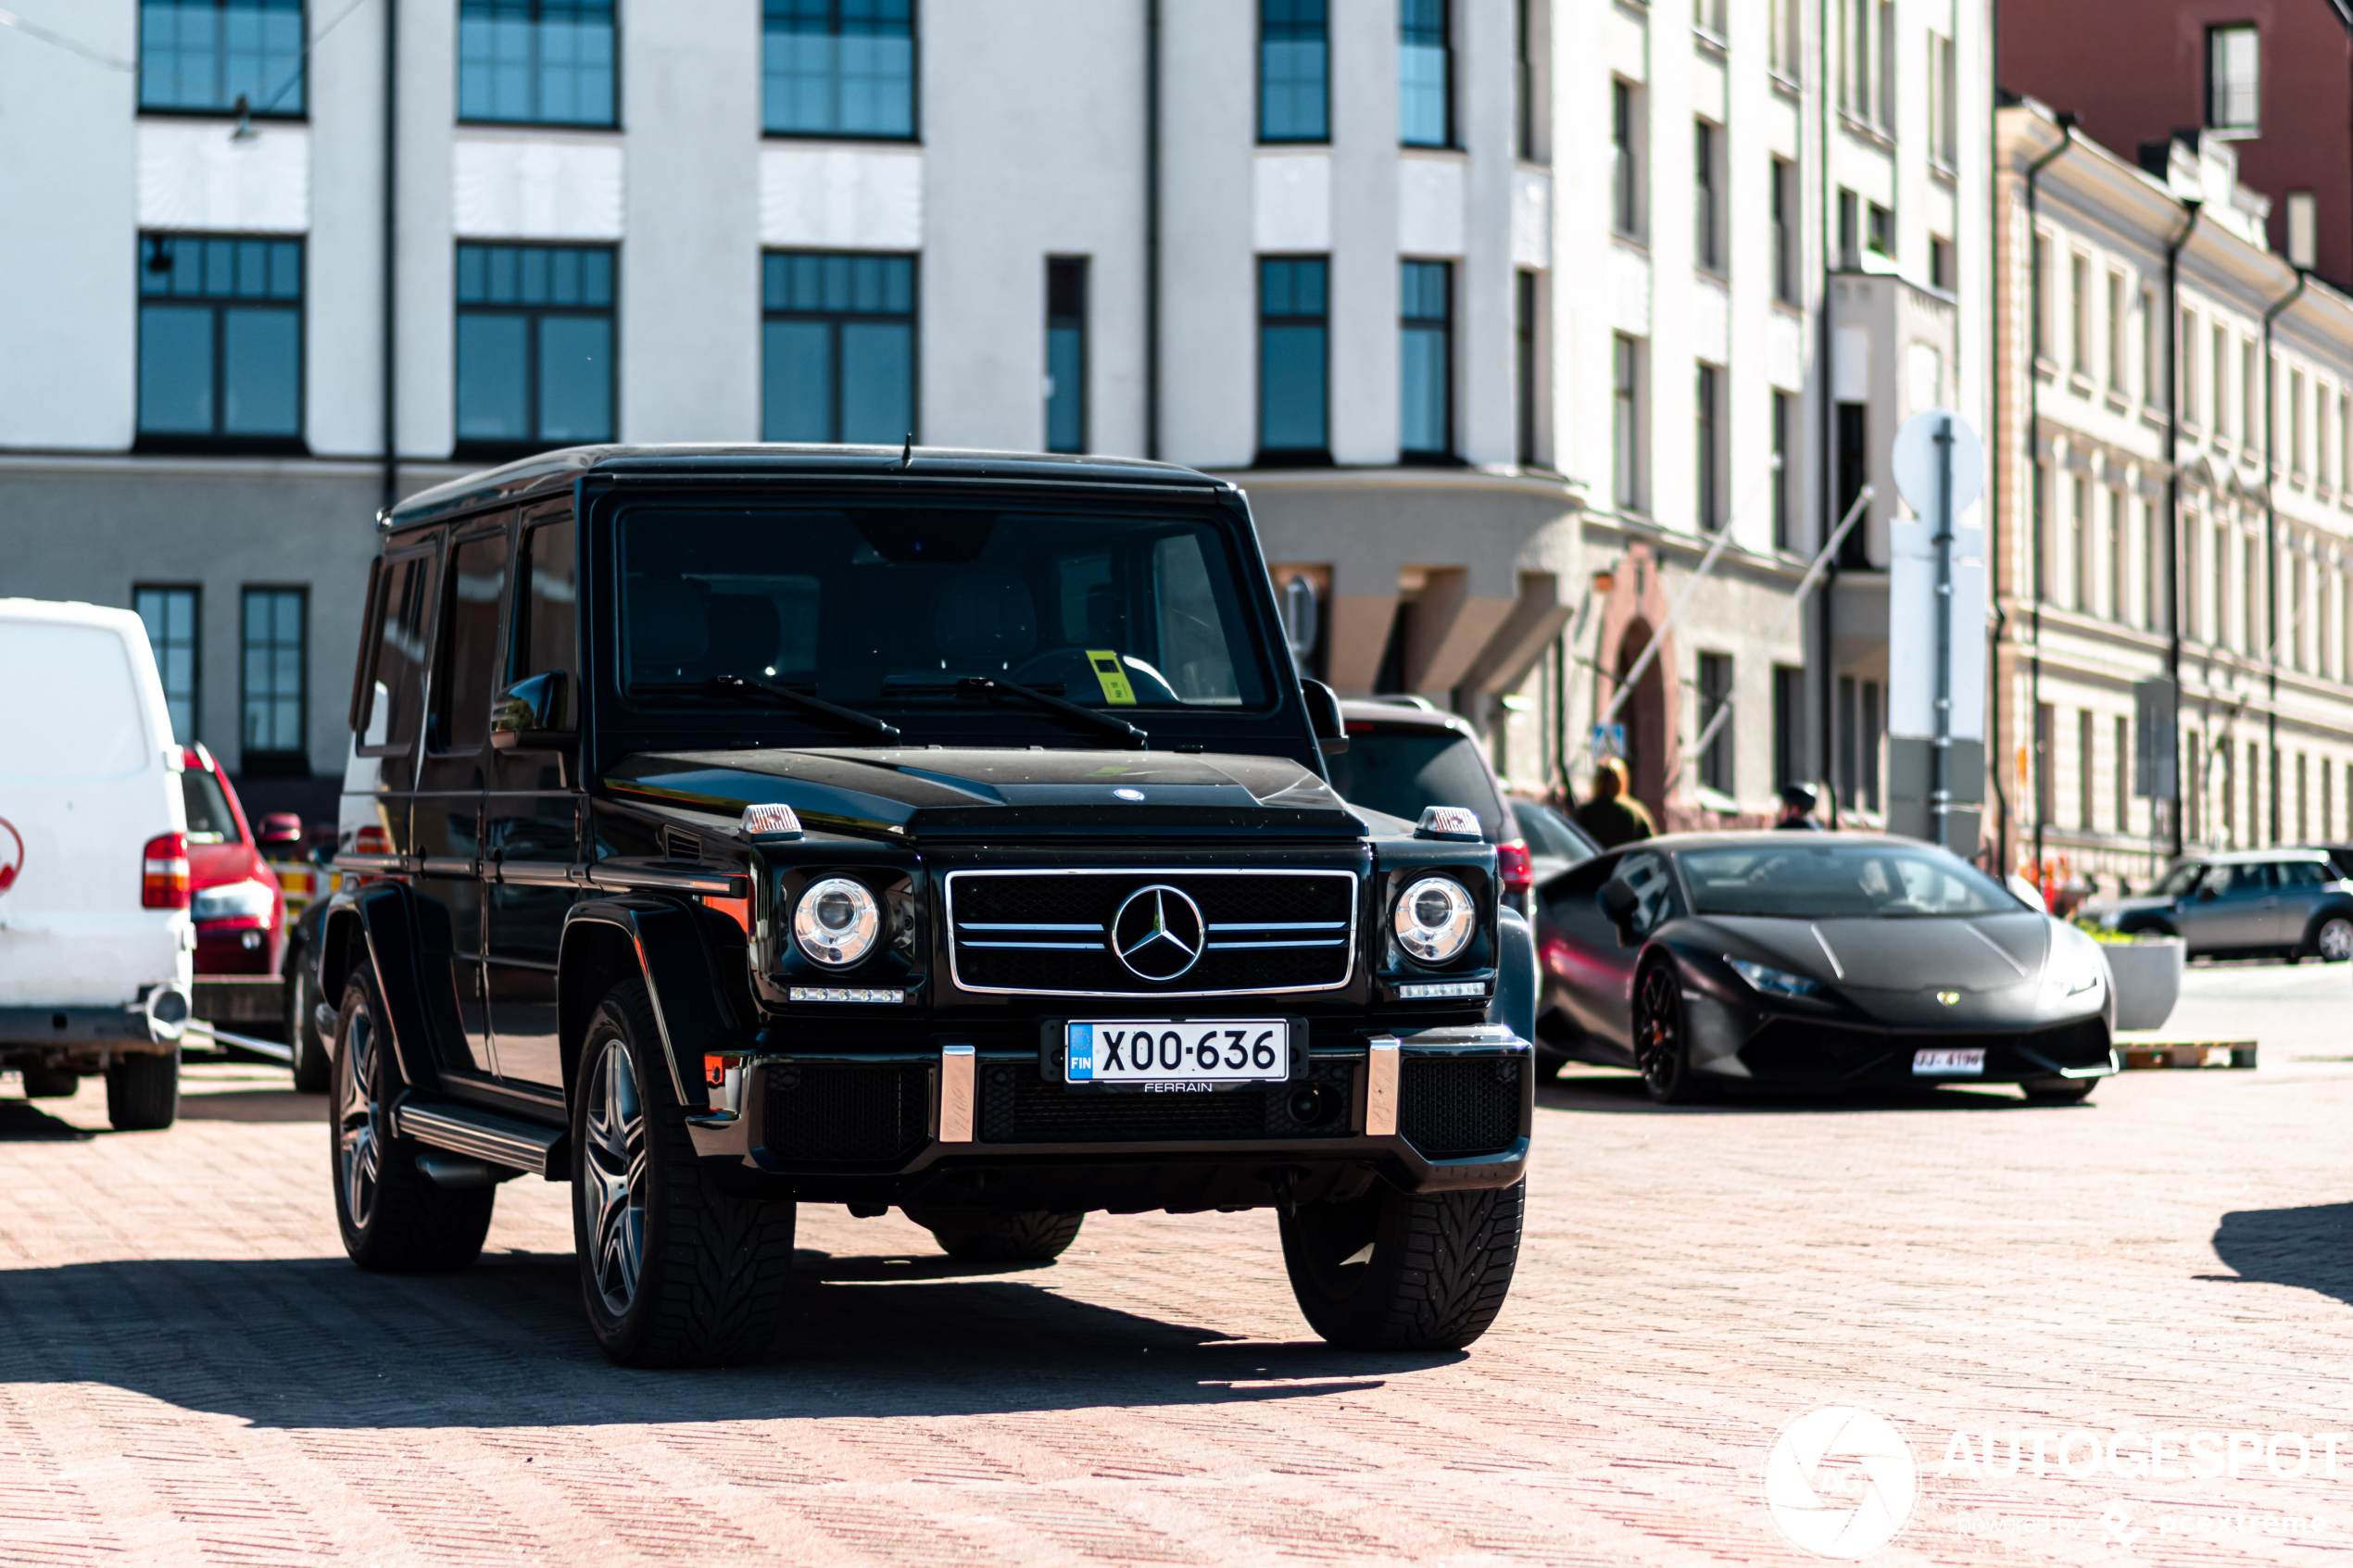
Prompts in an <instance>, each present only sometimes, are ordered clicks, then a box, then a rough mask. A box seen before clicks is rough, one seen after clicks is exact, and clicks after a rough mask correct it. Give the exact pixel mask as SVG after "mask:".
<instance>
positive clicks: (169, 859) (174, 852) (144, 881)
mask: <svg viewBox="0 0 2353 1568" xmlns="http://www.w3.org/2000/svg"><path fill="white" fill-rule="evenodd" d="M139 902H140V905H141V906H142V907H143V908H145V909H186V908H187V907H188V835H187V834H184V833H159V834H156V835H155V836H154V837H153V838H151V839H149V840H147V847H146V848H145V850H143V851H142V852H141V854H140V857H139Z"/></svg>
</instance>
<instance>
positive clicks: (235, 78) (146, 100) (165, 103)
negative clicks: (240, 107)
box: [139, 0, 304, 114]
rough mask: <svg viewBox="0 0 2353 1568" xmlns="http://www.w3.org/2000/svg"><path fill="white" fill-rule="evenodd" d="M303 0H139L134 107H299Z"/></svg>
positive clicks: (282, 110)
mask: <svg viewBox="0 0 2353 1568" xmlns="http://www.w3.org/2000/svg"><path fill="white" fill-rule="evenodd" d="M302 66H303V61H302V0H144V3H143V4H142V5H141V6H140V7H139V107H142V108H150V109H220V110H227V109H230V108H232V107H235V104H236V101H237V99H238V98H239V97H243V98H245V100H246V102H247V104H248V106H249V107H251V108H252V110H253V111H254V112H256V113H272V114H299V113H301V112H302V109H303V91H304V83H303V69H302Z"/></svg>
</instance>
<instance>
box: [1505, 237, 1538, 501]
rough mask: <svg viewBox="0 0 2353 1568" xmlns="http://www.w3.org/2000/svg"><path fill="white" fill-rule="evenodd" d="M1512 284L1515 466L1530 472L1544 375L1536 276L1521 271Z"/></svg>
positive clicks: (1534, 455) (1535, 461)
mask: <svg viewBox="0 0 2353 1568" xmlns="http://www.w3.org/2000/svg"><path fill="white" fill-rule="evenodd" d="M1515 282H1516V292H1515V294H1514V296H1513V301H1512V305H1513V309H1512V338H1513V342H1512V347H1513V350H1514V358H1515V364H1514V367H1513V368H1514V369H1515V370H1516V372H1517V377H1516V386H1515V387H1514V390H1515V391H1516V393H1517V394H1518V395H1519V407H1518V408H1517V409H1516V412H1517V414H1518V416H1519V419H1518V426H1519V429H1518V435H1519V464H1520V467H1522V468H1534V467H1535V466H1536V464H1537V462H1538V461H1539V460H1540V458H1541V443H1540V442H1539V440H1538V437H1539V435H1540V434H1541V432H1540V431H1539V430H1538V428H1537V417H1538V416H1537V410H1538V408H1540V407H1541V403H1540V401H1539V399H1540V397H1541V394H1542V392H1543V381H1542V377H1543V373H1544V368H1543V356H1542V354H1541V353H1540V352H1539V350H1540V349H1541V346H1542V339H1541V337H1539V336H1538V333H1539V332H1541V326H1540V324H1539V322H1538V320H1537V315H1538V307H1539V306H1540V304H1541V294H1540V285H1539V284H1538V282H1537V278H1536V274H1535V273H1533V272H1530V271H1529V270H1526V269H1524V268H1523V269H1522V270H1520V271H1519V272H1517V273H1516V274H1515Z"/></svg>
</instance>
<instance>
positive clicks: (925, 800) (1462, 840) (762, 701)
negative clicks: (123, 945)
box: [319, 446, 1533, 1364]
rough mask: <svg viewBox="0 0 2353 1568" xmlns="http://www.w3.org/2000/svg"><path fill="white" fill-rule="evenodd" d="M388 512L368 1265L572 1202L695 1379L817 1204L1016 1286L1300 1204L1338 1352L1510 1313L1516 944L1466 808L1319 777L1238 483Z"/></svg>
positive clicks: (745, 1324)
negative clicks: (1021, 1273)
mask: <svg viewBox="0 0 2353 1568" xmlns="http://www.w3.org/2000/svg"><path fill="white" fill-rule="evenodd" d="M382 533H383V548H382V554H381V558H380V560H379V561H378V562H377V564H376V567H375V569H374V571H373V573H372V575H371V579H370V588H369V598H368V606H367V620H366V628H365V632H364V634H363V641H362V647H361V653H360V659H359V668H358V670H357V671H356V673H355V678H354V682H353V692H352V704H351V724H352V730H353V733H354V735H355V739H356V743H357V746H358V750H359V755H360V757H361V758H363V759H367V760H368V762H369V763H370V764H371V767H365V768H362V769H359V770H356V771H355V775H354V776H355V778H365V777H367V776H369V775H370V773H371V772H372V774H373V775H374V777H375V779H376V784H375V785H374V787H373V789H372V790H371V791H370V792H368V793H367V794H365V795H363V796H362V797H359V798H357V799H354V800H347V801H346V809H345V812H344V821H345V822H346V823H352V824H355V825H354V826H353V827H351V828H349V829H347V830H346V840H345V842H344V843H343V844H342V846H341V847H340V852H339V856H338V860H337V864H338V866H339V868H340V869H342V870H344V871H346V872H362V873H365V876H366V880H364V881H359V882H357V884H354V885H346V889H345V890H344V891H343V892H341V893H339V894H338V895H337V896H336V897H335V899H334V901H333V906H332V908H331V909H329V910H328V912H327V914H326V917H325V923H324V929H323V931H322V932H321V939H320V944H319V946H320V953H319V971H320V981H321V995H322V996H323V997H327V998H329V1004H328V1005H325V1006H322V1007H321V1010H320V1011H321V1026H322V1028H329V1027H331V1029H332V1035H333V1098H332V1104H333V1111H332V1114H333V1117H334V1120H335V1160H334V1172H335V1198H336V1205H337V1211H338V1214H339V1217H340V1219H341V1223H342V1230H343V1236H344V1242H345V1245H346V1248H348V1250H349V1251H350V1253H351V1255H352V1257H353V1258H354V1259H355V1260H357V1261H359V1263H360V1264H361V1265H362V1266H363V1267H368V1268H371V1269H384V1270H414V1269H430V1268H448V1267H457V1266H461V1265H463V1264H464V1263H466V1262H467V1261H470V1260H471V1259H472V1257H473V1256H474V1255H475V1254H476V1252H477V1251H478V1250H479V1249H480V1247H481V1245H482V1240H483V1236H484V1232H485V1230H486V1228H487V1227H488V1224H489V1220H490V1211H491V1203H492V1198H493V1196H494V1194H495V1191H496V1186H497V1183H499V1182H501V1181H503V1180H506V1179H508V1178H510V1177H511V1176H514V1175H516V1174H519V1173H535V1174H540V1175H544V1176H546V1177H547V1178H548V1179H551V1180H558V1181H564V1180H568V1181H570V1182H572V1184H573V1192H574V1194H575V1201H574V1204H573V1216H574V1227H575V1233H576V1237H577V1241H578V1253H579V1269H580V1278H581V1284H582V1287H583V1293H584V1296H585V1305H586V1309H587V1314H588V1317H589V1320H590V1322H591V1323H592V1325H593V1326H594V1328H595V1331H596V1333H597V1335H598V1338H599V1339H600V1340H601V1342H602V1343H603V1344H604V1346H605V1348H606V1349H607V1350H608V1351H609V1352H610V1354H612V1355H613V1356H615V1357H617V1358H619V1359H621V1360H623V1361H630V1362H635V1363H640V1364H683V1363H710V1362H716V1361H731V1360H740V1359H743V1358H746V1357H749V1356H752V1355H756V1354H758V1353H759V1352H760V1351H761V1349H762V1348H764V1347H765V1346H766V1345H767V1343H768V1342H769V1340H770V1339H771V1338H772V1337H773V1335H774V1330H775V1327H776V1325H777V1323H778V1322H779V1321H780V1317H781V1312H782V1309H783V1304H784V1300H785V1294H786V1290H785V1286H786V1273H787V1270H788V1267H789V1264H790V1260H791V1254H792V1237H793V1219H794V1212H795V1209H794V1205H795V1204H796V1203H798V1202H819V1203H841V1204H847V1205H848V1206H849V1209H850V1210H851V1211H852V1212H854V1213H863V1214H878V1213H881V1212H883V1211H884V1210H886V1209H887V1208H888V1207H890V1206H894V1205H895V1206H899V1207H900V1208H902V1209H904V1210H905V1211H906V1212H907V1213H908V1214H909V1216H910V1217H911V1218H912V1219H914V1220H915V1221H916V1222H917V1223H921V1224H923V1225H925V1226H927V1227H928V1228H930V1230H931V1231H932V1232H933V1234H934V1235H935V1236H937V1238H938V1240H939V1242H940V1244H941V1245H942V1246H943V1247H944V1248H947V1249H948V1250H949V1251H950V1252H951V1253H954V1254H957V1255H959V1256H966V1257H982V1258H1006V1259H1011V1258H1051V1257H1052V1256H1054V1255H1055V1254H1056V1253H1058V1252H1060V1251H1061V1250H1062V1249H1063V1248H1065V1247H1067V1246H1068V1245H1069V1243H1070V1241H1071V1239H1072V1237H1073V1236H1075V1235H1076V1232H1077V1230H1078V1227H1079V1223H1080V1220H1081V1218H1082V1216H1083V1215H1084V1214H1085V1213H1086V1212H1087V1211H1088V1210H1096V1209H1102V1210H1114V1211H1118V1212H1134V1211H1139V1210H1178V1211H1185V1210H1207V1209H1228V1210H1230V1209H1250V1208H1269V1207H1271V1208H1274V1209H1276V1210H1278V1211H1279V1214H1280V1228H1281V1235H1282V1242H1283V1249H1284V1257H1285V1261H1286V1263H1287V1265H1288V1267H1289V1271H1290V1279H1291V1284H1292V1287H1293V1289H1294V1292H1295V1293H1296V1295H1297V1298H1298V1300H1299V1303H1300V1306H1301V1308H1302V1311H1304V1313H1305V1314H1306V1316H1307V1319H1308V1321H1309V1322H1310V1323H1311V1324H1313V1325H1314V1327H1315V1329H1316V1331H1317V1332H1318V1333H1320V1334H1322V1335H1323V1336H1325V1337H1327V1339H1330V1340H1332V1341H1334V1342H1336V1343H1339V1344H1342V1345H1348V1346H1356V1347H1365V1348H1377V1347H1397V1348H1409V1347H1410V1348H1441V1347H1456V1346H1461V1345H1464V1344H1466V1343H1468V1342H1469V1341H1470V1340H1472V1339H1474V1338H1476V1337H1477V1336H1478V1335H1479V1334H1480V1333H1481V1332H1482V1331H1483V1330H1484V1329H1485V1328H1486V1326H1487V1325H1488V1323H1490V1322H1491V1321H1492V1319H1493V1317H1494V1315H1495V1312H1496V1311H1497V1310H1498V1309H1499V1308H1500V1306H1501V1305H1502V1302H1503V1298H1504V1291H1505V1289H1506V1288H1507V1286H1508V1285H1509V1283H1510V1277H1511V1273H1512V1268H1513V1264H1514V1261H1515V1259H1516V1254H1517V1249H1518V1245H1519V1234H1520V1194H1521V1186H1520V1178H1521V1173H1522V1168H1523V1165H1524V1163H1525V1160H1526V1157H1527V1150H1528V1135H1529V1119H1530V1097H1531V1093H1532V1088H1531V1085H1532V1082H1533V1075H1532V1074H1531V1073H1529V1071H1528V1066H1529V1056H1528V1052H1529V1046H1528V1043H1527V1042H1526V1041H1525V1040H1524V1039H1522V1038H1520V1037H1519V1036H1518V1035H1517V1034H1516V1032H1515V1031H1514V1030H1513V1029H1512V1028H1510V1027H1508V1026H1506V1025H1498V1024H1491V1023H1489V1022H1486V1021H1485V1020H1486V1018H1487V1015H1488V1011H1489V1007H1490V1003H1491V1000H1493V999H1495V992H1496V988H1497V985H1498V983H1499V977H1500V978H1501V983H1502V984H1503V985H1504V987H1505V989H1506V991H1507V992H1508V991H1509V990H1510V988H1511V987H1512V986H1514V985H1516V984H1518V981H1517V980H1516V977H1517V976H1519V975H1521V974H1523V973H1524V972H1532V969H1533V961H1532V955H1531V953H1530V951H1529V947H1528V936H1527V931H1526V927H1525V926H1524V924H1523V923H1522V922H1519V921H1518V919H1517V918H1516V916H1512V915H1508V914H1505V913H1504V912H1502V911H1500V910H1499V908H1498V885H1497V873H1496V866H1495V854H1494V850H1493V848H1492V847H1491V846H1490V845H1489V844H1487V843H1485V842H1482V841H1481V838H1480V834H1479V825H1478V822H1476V821H1471V820H1468V814H1467V813H1449V812H1443V811H1441V812H1435V813H1432V814H1431V816H1430V817H1428V818H1427V819H1425V820H1424V822H1421V823H1419V824H1417V826H1416V829H1415V831H1413V832H1412V833H1405V832H1401V831H1398V830H1397V829H1396V828H1395V827H1393V826H1392V827H1390V829H1389V830H1388V831H1386V832H1381V831H1376V830H1375V829H1373V828H1372V827H1370V826H1368V825H1367V823H1366V822H1364V821H1363V820H1361V819H1360V818H1359V817H1357V816H1356V815H1355V814H1353V813H1352V812H1351V811H1350V810H1349V809H1348V808H1347V807H1346V806H1345V805H1344V804H1343V803H1342V802H1341V800H1340V798H1339V797H1337V796H1335V795H1334V794H1333V793H1332V791H1331V789H1330V788H1329V787H1328V784H1327V776H1326V772H1325V770H1324V766H1323V762H1322V755H1321V752H1322V749H1323V748H1326V747H1330V748H1337V747H1338V746H1341V745H1344V744H1345V742H1344V735H1343V732H1342V729H1341V723H1340V714H1339V709H1338V704H1337V702H1336V701H1335V700H1334V699H1333V698H1332V696H1331V694H1330V693H1329V692H1328V691H1327V689H1325V688H1323V687H1321V686H1317V685H1315V684H1312V683H1310V684H1304V685H1302V683H1301V682H1300V681H1299V680H1298V679H1297V677H1296V676H1295V675H1294V674H1293V672H1292V669H1291V666H1290V662H1289V660H1288V659H1286V658H1284V657H1283V656H1282V654H1281V649H1282V646H1283V644H1282V641H1281V637H1280V633H1279V622H1278V621H1277V611H1276V606H1275V603H1274V598H1273V595H1272V592H1271V589H1270V587H1269V584H1268V582H1267V576H1266V569H1265V564H1264V562H1263V560H1262V559H1261V557H1260V554H1259V550H1258V546H1257V541H1256V537H1255V534H1254V533H1253V531H1252V525H1251V521H1250V516H1249V512H1248V510H1247V508H1246V507H1245V505H1244V503H1243V499H1242V496H1241V495H1240V494H1239V492H1238V491H1237V490H1235V489H1234V487H1233V486H1231V485H1229V484H1225V483H1219V482H1217V481H1214V480H1212V479H1209V478H1207V477H1205V476H1203V475H1201V474H1198V473H1193V472H1189V471H1188V470H1180V469H1174V468H1168V467H1164V466H1160V465H1153V464H1142V463H1122V462H1111V461H1096V460H1067V459H1056V458H1014V457H1004V456H999V455H987V454H955V453H937V452H929V451H921V450H917V451H912V452H907V453H901V452H900V451H896V450H890V451H884V450H876V449H860V448H790V447H734V448H726V447H622V446H614V447H596V448H583V449H577V450H573V451H568V452H560V453H554V454H550V455H547V456H545V457H541V458H533V459H530V460H527V461H524V462H522V463H517V464H514V465H511V466H510V467H507V468H504V469H500V470H495V471H492V472H490V473H487V474H483V475H479V476H475V477H472V478H469V479H465V480H460V481H459V482H456V483H451V484H447V485H445V486H443V487H441V488H439V489H437V490H434V491H430V492H427V493H425V494H423V495H418V496H416V497H414V498H412V499H410V500H409V501H408V502H406V503H404V504H402V505H401V506H400V507H398V508H396V509H395V510H394V511H393V512H392V513H390V514H389V515H388V516H387V517H385V518H384V520H383V523H382ZM359 823H365V824H366V825H364V826H359V825H356V824H359ZM1505 1002H1506V1004H1507V1005H1505V1006H1504V1007H1503V1008H1501V1009H1499V1012H1500V1014H1501V1016H1504V1017H1518V1016H1520V1015H1521V1013H1522V1012H1524V1011H1525V1010H1526V1008H1527V1006H1528V1003H1529V998H1526V997H1519V998H1516V999H1515V998H1513V997H1508V996H1507V997H1505ZM330 1013H331V1014H332V1016H331V1017H330Z"/></svg>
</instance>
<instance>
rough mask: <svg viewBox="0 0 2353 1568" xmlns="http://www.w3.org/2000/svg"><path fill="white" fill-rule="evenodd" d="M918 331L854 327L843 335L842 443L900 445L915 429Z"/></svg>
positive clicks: (868, 324) (872, 324) (891, 325)
mask: <svg viewBox="0 0 2353 1568" xmlns="http://www.w3.org/2000/svg"><path fill="white" fill-rule="evenodd" d="M914 358H915V334H914V329H913V328H912V327H908V326H902V325H900V324H899V323H896V322H881V321H851V322H848V323H846V324H845V325H844V326H843V327H842V329H841V439H842V440H844V441H848V442H873V443H876V444H884V445H896V444H898V443H899V442H900V441H903V440H905V439H906V438H907V436H908V435H909V434H910V433H912V431H913V430H914V428H915V410H914V401H915V399H914V393H915V378H914Z"/></svg>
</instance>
